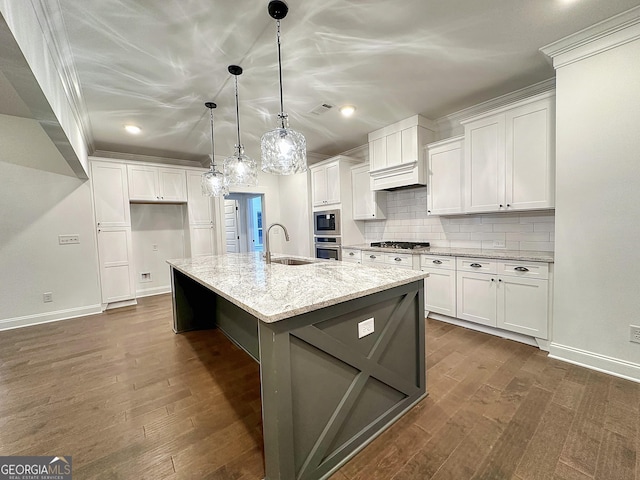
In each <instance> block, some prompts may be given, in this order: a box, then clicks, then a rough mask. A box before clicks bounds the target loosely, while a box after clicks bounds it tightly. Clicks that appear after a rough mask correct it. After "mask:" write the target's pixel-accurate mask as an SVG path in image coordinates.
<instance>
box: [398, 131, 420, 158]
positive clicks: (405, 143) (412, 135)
mask: <svg viewBox="0 0 640 480" xmlns="http://www.w3.org/2000/svg"><path fill="white" fill-rule="evenodd" d="M401 141H402V163H411V162H417V161H418V160H419V158H418V156H419V155H420V152H419V151H418V148H419V147H420V146H419V145H418V144H419V142H418V127H417V126H414V127H411V128H405V129H404V130H402V133H401Z"/></svg>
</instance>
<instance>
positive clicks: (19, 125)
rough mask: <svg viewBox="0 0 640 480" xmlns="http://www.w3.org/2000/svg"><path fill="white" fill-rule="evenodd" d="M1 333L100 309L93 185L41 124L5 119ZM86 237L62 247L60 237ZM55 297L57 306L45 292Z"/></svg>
mask: <svg viewBox="0 0 640 480" xmlns="http://www.w3.org/2000/svg"><path fill="white" fill-rule="evenodd" d="M0 178H1V179H2V188H0V285H2V288H0V329H2V328H8V327H13V326H19V325H27V324H33V323H39V322H42V321H49V320H55V319H60V318H66V317H71V316H77V315H83V314H88V313H97V312H99V311H100V290H99V284H98V260H97V253H96V240H95V230H94V228H93V214H92V210H91V192H90V188H89V182H88V181H85V180H80V179H78V178H77V177H76V176H75V174H74V173H73V171H72V170H71V168H70V167H69V165H68V164H67V162H66V161H65V159H64V158H62V156H61V155H60V153H59V151H58V150H57V149H56V148H55V146H54V145H53V143H52V142H51V140H50V139H49V137H48V136H47V135H46V134H45V133H44V131H43V130H42V128H41V127H40V125H39V124H38V122H36V121H35V120H30V119H24V118H17V117H9V116H6V115H0ZM64 234H74V235H79V237H80V243H79V244H77V245H59V244H58V235H64ZM44 292H52V293H53V302H52V303H43V299H42V294H43V293H44Z"/></svg>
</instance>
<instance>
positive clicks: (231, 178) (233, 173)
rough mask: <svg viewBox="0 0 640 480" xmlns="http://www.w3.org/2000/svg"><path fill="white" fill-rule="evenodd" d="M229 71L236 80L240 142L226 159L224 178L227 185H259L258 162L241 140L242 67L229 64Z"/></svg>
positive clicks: (237, 123)
mask: <svg viewBox="0 0 640 480" xmlns="http://www.w3.org/2000/svg"><path fill="white" fill-rule="evenodd" d="M229 73H230V74H231V75H233V76H234V77H235V80H236V125H237V127H238V143H237V144H236V151H235V153H234V154H233V155H231V156H230V157H227V158H225V159H224V163H223V169H222V171H223V172H224V180H225V182H226V184H227V186H246V187H253V186H256V185H258V164H257V163H256V161H255V160H254V159H252V158H251V157H248V156H246V155H245V154H244V147H243V146H242V143H241V142H240V110H239V107H238V76H239V75H242V67H239V66H238V65H229Z"/></svg>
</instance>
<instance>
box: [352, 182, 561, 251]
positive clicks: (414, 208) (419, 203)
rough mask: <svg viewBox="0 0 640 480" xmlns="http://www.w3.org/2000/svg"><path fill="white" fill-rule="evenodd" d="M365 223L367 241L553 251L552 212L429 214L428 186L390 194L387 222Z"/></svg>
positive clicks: (553, 222)
mask: <svg viewBox="0 0 640 480" xmlns="http://www.w3.org/2000/svg"><path fill="white" fill-rule="evenodd" d="M364 223H365V240H366V241H367V243H368V242H376V241H380V240H398V241H400V240H405V241H413V242H419V241H424V242H430V243H431V245H432V246H434V247H455V248H484V249H492V248H495V247H494V244H493V242H494V240H499V241H503V242H505V246H506V249H508V250H533V251H544V252H552V251H553V250H554V240H555V238H554V235H555V213H554V211H553V210H544V211H537V212H520V213H491V214H474V215H450V216H428V215H427V187H420V188H412V189H410V190H398V191H395V192H387V219H386V220H380V221H368V222H364Z"/></svg>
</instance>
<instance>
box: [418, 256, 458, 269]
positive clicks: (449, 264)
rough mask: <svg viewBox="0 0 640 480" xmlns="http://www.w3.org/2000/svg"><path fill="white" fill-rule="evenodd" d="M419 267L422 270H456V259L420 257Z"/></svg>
mask: <svg viewBox="0 0 640 480" xmlns="http://www.w3.org/2000/svg"><path fill="white" fill-rule="evenodd" d="M420 266H421V267H422V268H423V269H424V268H430V269H431V268H443V269H446V270H455V269H456V257H440V256H436V255H421V256H420Z"/></svg>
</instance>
